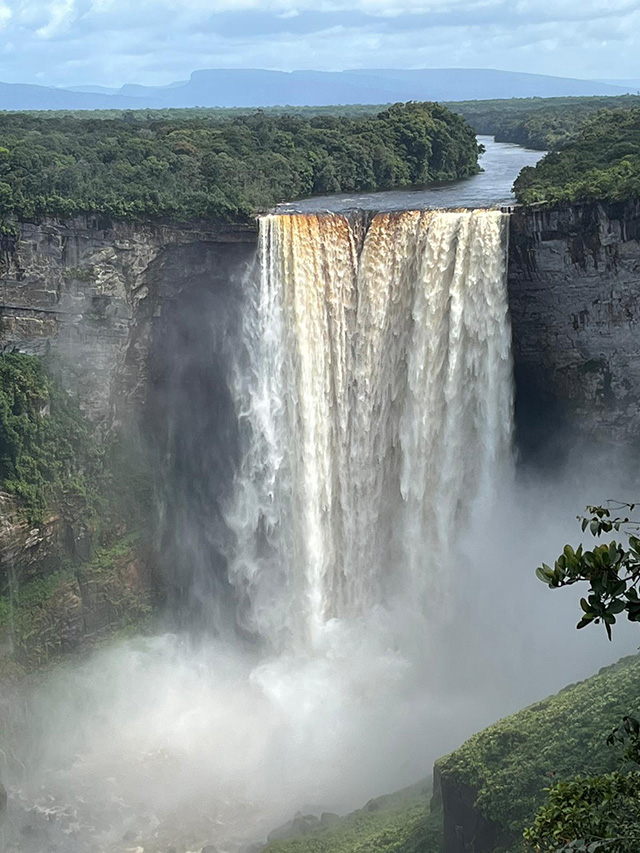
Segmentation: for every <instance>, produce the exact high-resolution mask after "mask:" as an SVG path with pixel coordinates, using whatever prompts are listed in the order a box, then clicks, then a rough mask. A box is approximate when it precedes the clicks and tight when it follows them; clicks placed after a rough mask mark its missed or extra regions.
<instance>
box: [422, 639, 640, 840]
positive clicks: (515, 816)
mask: <svg viewBox="0 0 640 853" xmlns="http://www.w3.org/2000/svg"><path fill="white" fill-rule="evenodd" d="M639 710H640V656H639V655H636V656H633V657H628V658H623V660H621V661H619V662H618V663H617V664H614V665H613V666H610V667H606V668H605V669H602V670H601V671H600V672H599V673H598V675H595V676H593V677H592V678H589V679H587V680H586V681H583V682H580V683H579V684H574V685H571V686H569V687H566V688H565V689H564V690H562V691H561V692H560V693H558V694H557V695H556V696H552V697H550V698H548V699H545V700H544V701H542V702H538V703H537V704H536V705H532V706H531V707H530V708H526V709H525V710H523V711H520V712H519V713H517V714H514V715H513V716H511V717H507V718H506V719H504V720H500V721H499V722H497V723H495V724H494V725H492V726H490V727H489V728H487V729H485V730H484V731H482V732H479V733H478V734H476V735H474V736H473V737H472V738H470V739H469V740H468V741H467V742H466V743H465V744H464V745H463V746H462V747H460V749H458V750H456V751H455V752H452V753H451V754H450V755H448V756H446V757H444V758H441V759H440V760H439V761H438V766H439V768H440V771H441V773H442V776H443V778H445V779H447V780H448V781H449V782H450V783H452V784H454V785H455V783H456V782H461V783H466V784H468V785H471V786H472V787H474V788H476V789H477V790H478V796H477V800H476V804H477V806H478V807H479V808H480V809H481V811H482V812H483V813H484V814H485V816H486V817H488V818H489V819H490V820H492V821H494V822H496V823H498V824H499V825H501V826H503V827H504V828H505V829H507V830H509V831H511V832H514V833H520V832H521V831H522V829H523V828H524V826H526V825H527V824H528V823H530V821H531V820H532V818H533V816H534V814H535V812H536V811H537V809H538V807H539V806H540V805H541V803H542V801H543V800H544V798H545V793H544V789H545V788H547V787H548V786H549V785H550V784H551V783H552V782H553V781H554V780H559V779H567V778H569V777H571V776H575V775H578V774H580V775H597V774H600V773H603V772H606V771H609V770H613V769H614V768H615V767H616V766H617V757H618V754H617V752H616V751H615V750H613V749H611V748H610V747H608V746H607V745H606V743H605V739H606V735H607V734H608V732H609V731H610V730H611V729H613V727H614V726H615V725H617V724H618V723H619V722H620V718H621V717H622V716H623V715H624V714H636V715H637V714H638V711H639Z"/></svg>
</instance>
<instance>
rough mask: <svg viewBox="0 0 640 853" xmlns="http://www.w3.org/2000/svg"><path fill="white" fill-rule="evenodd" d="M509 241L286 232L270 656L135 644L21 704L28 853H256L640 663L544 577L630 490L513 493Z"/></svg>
mask: <svg viewBox="0 0 640 853" xmlns="http://www.w3.org/2000/svg"><path fill="white" fill-rule="evenodd" d="M506 224H507V217H505V216H504V215H502V214H501V213H498V212H496V211H474V212H469V211H467V212H455V211H451V212H444V211H423V212H412V211H409V212H406V213H399V214H389V215H387V214H384V215H379V216H376V217H375V218H373V220H372V221H369V220H368V219H367V218H365V217H358V216H355V217H353V218H345V217H343V216H340V215H335V216H313V215H309V216H295V217H289V216H269V217H265V218H264V219H263V220H262V222H261V232H260V260H261V276H260V279H259V280H254V281H252V282H251V281H250V282H248V283H247V286H248V287H252V288H253V290H252V293H251V297H252V298H251V299H250V300H249V303H250V304H249V307H248V310H247V312H246V315H245V328H244V340H245V343H246V345H247V350H248V360H243V359H239V361H238V370H237V373H236V376H235V379H234V383H233V384H234V387H233V391H234V395H235V399H236V405H237V409H238V417H239V419H240V424H241V430H242V436H243V455H242V463H241V469H240V471H239V474H238V477H237V481H236V485H235V494H234V496H233V499H232V500H231V501H230V503H229V505H228V507H227V510H226V516H227V521H228V524H229V526H230V527H231V528H232V529H233V531H234V533H235V540H236V544H235V547H234V548H233V550H232V551H231V552H230V554H229V557H230V560H231V562H230V569H229V571H230V578H231V580H232V582H233V585H234V588H235V590H236V592H237V597H238V602H239V605H238V614H239V620H240V622H241V623H242V625H243V627H244V628H245V629H247V631H249V632H250V633H251V634H252V635H253V636H254V637H256V638H257V639H258V642H257V643H256V644H255V645H254V646H253V647H251V649H250V650H249V651H247V649H246V648H245V649H241V648H239V647H238V646H237V645H234V644H233V643H232V642H230V641H225V640H222V639H218V640H212V639H211V640H205V641H202V642H200V643H199V644H194V643H193V642H190V641H189V640H188V638H187V639H185V638H180V637H178V638H176V637H173V636H170V635H166V636H163V637H157V638H152V639H149V640H135V641H130V642H121V643H118V644H115V645H113V646H112V647H110V648H107V649H105V650H103V651H101V652H99V653H96V654H94V655H93V656H91V657H89V659H88V660H87V661H86V662H84V663H83V664H82V665H80V666H78V665H73V666H70V667H68V668H66V669H65V668H61V669H59V670H57V671H56V672H53V673H51V675H50V677H49V678H48V679H46V680H44V681H43V683H41V684H38V685H36V686H35V688H34V690H33V691H32V693H30V694H28V695H27V696H25V697H23V702H24V706H25V711H24V714H22V715H21V714H20V713H17V714H16V712H15V708H12V707H11V703H8V704H7V706H6V708H3V707H2V703H3V701H5V697H0V728H2V726H3V725H5V722H4V721H6V728H7V729H11V726H12V725H14V723H13V722H12V719H13V717H15V716H17V717H18V718H19V719H18V721H17V722H16V723H15V726H16V731H18V729H19V728H20V726H24V729H23V731H24V734H23V735H22V736H20V734H19V733H18V734H16V736H15V737H14V738H13V741H14V743H15V745H16V747H15V754H14V755H12V756H3V755H0V762H2V763H3V764H4V766H5V767H4V770H3V773H5V774H6V775H5V778H6V780H7V782H8V785H9V787H10V793H11V801H12V803H13V804H14V808H15V809H16V810H17V811H19V804H22V807H23V812H22V813H20V814H18V820H16V822H15V824H13V823H10V824H9V827H8V829H7V830H6V835H5V836H4V843H5V847H6V849H7V850H8V851H10V852H11V853H42V852H43V851H47V853H50V851H55V853H87V851H88V850H92V851H100V853H102V851H109V853H122V851H125V850H137V851H138V853H140V850H141V849H142V850H144V853H156V852H157V853H166V851H167V850H168V849H169V848H171V847H173V848H174V849H175V850H176V853H185V852H186V851H199V850H200V849H201V847H202V846H203V845H204V844H205V843H214V844H215V845H216V847H217V848H218V849H219V850H220V852H221V853H233V851H242V850H244V849H246V847H247V845H248V844H250V843H251V842H255V841H256V840H258V841H259V840H264V838H265V836H266V833H267V831H268V830H269V829H270V828H272V827H273V826H275V825H277V824H278V823H279V822H281V821H283V820H285V819H287V818H289V817H291V816H292V814H293V813H295V811H296V810H297V809H306V810H308V809H313V810H323V809H325V810H339V811H345V810H349V809H351V808H354V807H357V806H359V805H361V804H362V803H363V802H364V801H365V800H366V799H367V798H368V797H370V796H374V795H377V794H381V793H384V792H385V791H389V790H393V789H397V788H399V787H400V786H402V785H404V784H408V783H410V782H412V781H415V780H416V779H418V778H420V777H424V776H427V775H428V774H429V772H430V768H431V762H432V761H433V759H434V758H436V757H437V756H438V755H441V754H443V753H445V752H447V751H448V750H449V749H451V748H453V747H455V746H456V745H458V744H459V743H460V742H461V741H462V740H463V739H464V738H465V737H466V736H468V735H469V734H471V733H472V732H473V731H474V730H477V729H479V728H481V727H482V726H483V725H486V724H487V723H489V722H491V721H492V720H493V719H495V718H496V717H497V716H498V715H500V714H503V713H506V712H509V711H511V710H515V709H516V708H517V707H519V706H522V705H523V704H525V703H526V702H527V701H533V700H534V699H537V698H540V697H541V696H544V695H545V694H546V693H548V692H550V691H551V690H555V689H558V688H559V687H561V686H562V685H563V684H564V683H566V682H567V681H568V680H570V679H575V678H576V677H580V676H586V675H588V674H590V672H591V671H593V669H595V668H596V667H597V666H598V665H601V664H603V663H606V662H608V661H610V660H611V659H612V658H613V657H615V656H616V654H619V653H620V652H621V651H626V650H627V649H628V648H629V645H628V644H627V646H622V647H621V646H620V645H618V646H617V647H615V648H613V649H611V648H610V647H608V646H607V645H606V643H604V642H603V643H598V639H599V638H596V637H595V635H594V634H592V635H590V639H591V642H589V638H585V637H584V636H583V634H584V632H579V634H578V633H577V632H575V630H574V628H573V621H574V620H573V617H574V615H575V602H574V599H573V598H571V600H570V601H569V602H568V603H567V602H561V600H560V598H558V596H555V595H549V593H548V591H547V590H545V589H544V588H543V587H542V585H541V584H539V583H538V582H537V581H536V580H535V577H534V575H533V568H534V566H535V565H537V564H538V563H539V562H540V560H542V559H547V560H548V559H552V558H553V555H554V554H555V553H557V552H558V550H559V549H560V548H561V547H562V545H563V544H564V542H566V541H567V540H568V539H569V538H572V537H573V535H574V532H575V528H574V523H573V522H574V517H575V514H576V512H579V511H580V510H581V509H582V507H583V504H584V503H585V502H586V501H588V500H591V501H593V502H597V501H598V500H601V499H602V492H603V489H605V486H604V485H603V484H604V482H605V480H604V479H597V478H595V477H593V478H592V480H593V482H594V483H595V484H596V487H595V489H593V488H592V489H591V491H587V490H586V489H585V486H584V480H582V481H578V482H577V483H575V484H573V485H572V481H571V477H570V476H568V475H567V474H564V475H563V482H562V490H559V489H557V488H556V487H554V486H549V487H547V486H546V485H545V486H541V485H539V484H537V485H536V487H535V488H533V489H531V491H530V492H527V490H526V489H522V488H520V489H516V488H514V487H513V484H512V482H511V463H512V460H511V432H512V420H511V403H512V400H511V398H512V380H511V367H510V356H509V342H510V335H509V325H508V315H507V303H506V293H505V258H506ZM583 462H584V460H580V466H581V467H583ZM613 479H614V482H616V483H617V485H618V487H619V483H620V480H619V479H618V480H616V478H615V477H614V478H613ZM504 483H506V484H507V485H506V486H505V490H504V493H502V494H498V496H497V497H498V510H497V511H496V512H495V513H494V514H493V515H492V514H491V510H492V507H493V505H494V498H495V497H496V492H499V491H500V488H499V487H500V485H501V484H504ZM616 640H617V638H616ZM587 643H588V644H589V645H588V646H587V645H586V644H587ZM549 647H551V648H553V649H554V650H555V649H558V648H561V649H562V654H561V655H557V654H555V653H554V654H553V655H552V656H550V654H549V652H548V648H549ZM5 712H6V713H5ZM5 739H6V738H5ZM34 804H35V811H34V812H33V813H30V814H29V813H28V814H27V816H26V818H25V820H26V822H27V825H28V826H31V825H32V824H33V827H32V831H30V832H29V833H28V834H26V835H25V834H23V833H22V831H21V829H20V825H21V822H22V823H23V822H24V821H23V820H22V814H24V811H27V812H28V810H29V809H30V808H32V807H33V806H34ZM14 825H15V827H16V830H15V832H14V831H13V829H14ZM125 832H127V833H131V835H128V836H126V837H125ZM2 843H3V836H2V827H0V849H2ZM3 853H4V851H3Z"/></svg>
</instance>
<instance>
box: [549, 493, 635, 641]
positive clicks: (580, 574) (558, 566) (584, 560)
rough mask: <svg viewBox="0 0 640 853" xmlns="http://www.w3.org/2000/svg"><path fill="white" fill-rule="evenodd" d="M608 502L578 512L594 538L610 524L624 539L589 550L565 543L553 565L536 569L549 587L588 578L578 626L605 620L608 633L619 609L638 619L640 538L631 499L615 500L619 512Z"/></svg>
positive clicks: (566, 584) (606, 529)
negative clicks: (628, 500) (584, 511)
mask: <svg viewBox="0 0 640 853" xmlns="http://www.w3.org/2000/svg"><path fill="white" fill-rule="evenodd" d="M611 506H612V504H611V502H610V503H609V506H606V507H605V506H588V507H587V512H588V513H589V515H588V516H584V517H582V518H581V522H582V531H583V532H585V531H586V530H587V529H588V530H589V532H590V533H591V535H592V536H594V537H596V538H599V537H600V536H602V535H603V534H608V533H611V532H612V531H614V530H615V531H616V532H622V533H624V534H625V535H626V538H627V543H626V545H625V544H624V543H623V542H616V541H615V540H612V541H611V542H607V543H603V544H601V545H596V546H595V547H594V548H593V549H592V550H585V549H584V548H583V546H582V545H580V546H578V548H577V549H574V548H572V547H571V545H565V546H564V550H563V552H562V554H561V555H560V556H559V557H558V559H557V560H556V561H555V563H554V566H553V568H551V567H550V566H548V565H547V564H546V563H543V564H542V566H540V567H539V568H538V569H536V574H537V576H538V578H539V579H540V580H541V581H543V583H546V584H547V585H548V586H550V587H551V588H552V589H558V588H560V587H565V586H573V585H574V584H576V583H587V584H588V585H589V591H588V594H587V596H586V598H581V599H580V607H581V608H582V617H581V619H580V621H579V622H578V625H577V627H578V628H584V627H586V626H587V625H590V624H591V623H595V624H596V625H597V624H603V625H604V627H605V630H606V632H607V636H608V637H609V639H611V627H612V625H614V624H615V622H616V616H618V615H619V614H620V613H625V612H626V614H627V619H629V621H630V622H640V595H639V589H640V539H638V538H637V537H636V536H635V535H634V532H638V530H639V528H640V521H639V520H637V519H635V518H634V517H633V512H634V510H635V508H636V505H635V504H627V503H621V504H615V509H614V511H616V512H620V511H622V510H626V511H627V512H628V514H627V515H623V516H621V515H613V514H612V509H611V508H610V507H611Z"/></svg>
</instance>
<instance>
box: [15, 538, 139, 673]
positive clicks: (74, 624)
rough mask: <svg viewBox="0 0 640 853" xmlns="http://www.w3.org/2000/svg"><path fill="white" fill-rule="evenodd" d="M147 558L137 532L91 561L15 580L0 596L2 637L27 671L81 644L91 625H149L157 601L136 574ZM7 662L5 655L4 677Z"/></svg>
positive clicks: (100, 551) (114, 627) (113, 627)
mask: <svg viewBox="0 0 640 853" xmlns="http://www.w3.org/2000/svg"><path fill="white" fill-rule="evenodd" d="M142 559H143V558H142V554H141V549H140V545H139V537H138V535H137V534H135V533H132V534H129V535H127V536H123V537H122V538H120V539H117V540H116V541H115V542H114V544H112V545H111V546H110V547H108V548H100V549H98V550H97V551H96V553H95V554H94V555H93V557H92V559H91V560H89V561H88V562H85V563H76V564H73V563H67V564H65V565H63V566H61V567H60V569H59V570H58V571H55V572H50V573H49V574H47V575H41V576H37V577H35V578H33V579H31V580H29V581H28V582H26V583H23V584H16V586H15V588H14V589H12V591H11V593H10V594H9V593H7V594H6V595H4V596H2V597H0V640H2V641H3V643H4V644H7V643H8V644H9V645H10V646H11V647H12V650H13V654H12V658H11V660H12V661H13V662H14V663H16V662H17V663H18V664H19V665H20V666H22V667H23V668H26V669H33V668H35V667H41V666H43V665H46V664H48V663H50V662H51V661H52V660H54V659H55V658H57V657H59V656H60V655H61V654H62V653H65V652H70V651H74V650H75V649H76V648H78V647H79V645H80V643H81V642H82V641H84V640H85V639H86V634H87V632H88V631H89V630H90V628H89V625H90V624H93V631H94V632H95V631H97V630H98V628H100V627H101V628H102V629H103V630H105V631H106V632H107V633H112V632H113V631H114V630H118V631H122V630H127V629H129V628H130V627H131V626H132V625H135V626H136V629H140V627H141V626H144V624H145V622H146V620H147V619H149V617H150V616H151V614H152V610H153V601H152V594H151V590H150V589H149V588H148V586H147V585H145V584H142V583H141V582H140V579H139V577H138V574H137V571H138V567H139V566H140V565H141V560H142ZM132 565H133V566H134V571H133V572H131V570H130V567H131V566H132ZM96 626H98V627H96ZM4 663H5V660H3V659H2V658H0V678H1V677H2V666H1V665H2V664H4Z"/></svg>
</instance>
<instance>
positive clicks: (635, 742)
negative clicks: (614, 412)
mask: <svg viewBox="0 0 640 853" xmlns="http://www.w3.org/2000/svg"><path fill="white" fill-rule="evenodd" d="M635 508H636V505H635V504H627V503H622V504H615V505H612V504H611V503H610V504H609V505H608V506H589V507H587V513H588V515H586V516H584V517H582V518H581V525H582V531H583V532H585V531H587V530H589V532H590V534H591V535H592V536H593V537H595V538H599V537H600V536H602V535H607V534H610V533H612V532H613V531H615V532H622V533H623V534H624V535H625V537H626V540H627V541H626V544H625V543H624V542H616V541H615V540H612V541H611V542H607V543H602V544H599V545H596V546H595V547H594V548H593V549H592V550H585V549H584V548H583V546H582V545H580V546H579V547H578V548H577V549H574V548H572V547H571V546H570V545H565V547H564V550H563V552H562V554H561V555H560V556H559V557H558V559H557V560H556V561H555V563H554V566H553V568H551V567H550V566H548V565H546V564H544V563H543V565H542V566H541V567H540V568H538V569H537V570H536V574H537V575H538V577H539V578H540V580H542V581H543V582H544V583H546V584H547V585H548V586H550V587H551V588H554V589H557V588H559V587H564V586H572V585H574V584H576V583H586V584H588V586H589V591H588V594H587V597H586V598H582V599H581V600H580V606H581V608H582V617H581V619H580V621H579V622H578V625H577V627H578V628H584V627H586V626H587V625H590V624H592V623H594V624H600V623H601V624H603V625H604V627H605V630H606V632H607V636H608V637H609V639H611V630H612V626H613V625H614V624H615V622H616V616H618V615H619V614H621V613H626V615H627V619H629V620H630V621H631V622H640V597H639V595H638V589H639V587H640V539H638V538H637V537H636V536H635V535H634V533H635V532H637V531H638V528H639V527H640V522H639V521H638V520H637V519H636V518H634V517H633V513H634V511H635ZM623 511H624V512H626V514H625V515H618V514H614V513H620V512H623ZM606 742H607V744H608V745H609V746H612V747H615V746H624V752H623V753H622V755H621V757H620V768H619V769H618V770H616V771H614V772H613V773H607V774H605V775H602V776H592V777H588V778H576V779H572V780H568V781H560V782H558V783H556V784H555V785H554V786H553V787H551V788H550V789H549V796H548V799H547V802H546V803H545V804H544V805H543V806H542V808H541V809H540V810H539V811H538V813H537V815H536V817H535V820H534V822H533V824H532V826H531V827H529V828H528V829H527V830H525V833H524V839H525V845H526V846H527V848H528V849H530V850H533V851H536V853H638V850H640V722H638V719H637V718H636V717H633V716H625V717H624V718H623V720H622V723H621V724H620V725H619V726H617V727H616V728H615V729H613V731H612V732H610V733H609V735H608V736H607V738H606Z"/></svg>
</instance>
